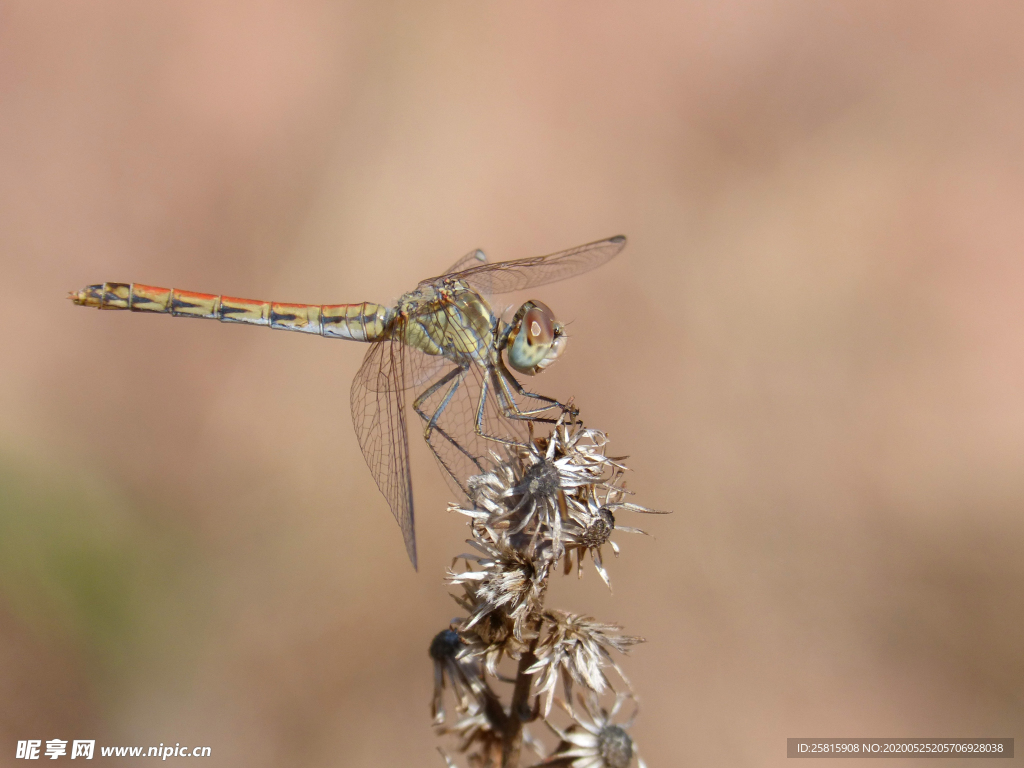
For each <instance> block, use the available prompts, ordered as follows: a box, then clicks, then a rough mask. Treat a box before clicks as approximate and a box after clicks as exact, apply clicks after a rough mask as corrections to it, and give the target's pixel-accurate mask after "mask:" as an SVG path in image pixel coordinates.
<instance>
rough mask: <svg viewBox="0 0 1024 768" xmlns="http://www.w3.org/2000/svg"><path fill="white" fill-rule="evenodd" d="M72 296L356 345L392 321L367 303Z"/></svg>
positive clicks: (108, 291)
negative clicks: (293, 332)
mask: <svg viewBox="0 0 1024 768" xmlns="http://www.w3.org/2000/svg"><path fill="white" fill-rule="evenodd" d="M70 298H71V300H72V301H74V302H75V304H79V305H81V306H84V307H96V308H97V309H127V310H131V311H132V312H157V313H162V314H170V315H174V316H176V317H202V318H207V319H210V320H220V321H221V322H224V323H243V324H246V325H263V326H267V327H269V328H275V329H278V330H283V331H298V332H300V333H315V334H317V335H319V336H326V337H328V338H336V339H350V340H352V341H376V340H377V339H380V338H383V337H384V336H385V335H386V331H387V329H388V324H389V320H390V317H389V315H390V313H389V311H388V309H387V307H385V306H383V305H381V304H374V303H372V302H368V301H364V302H362V303H361V304H323V305H321V304H282V303H277V302H271V301H254V300H252V299H239V298H235V297H233V296H216V295H214V294H211V293H194V292H192V291H179V290H177V289H176V288H157V287H155V286H152V285H142V284H140V283H103V284H101V285H89V286H86V287H85V288H84V289H83V290H81V291H77V292H75V293H72V294H71V297H70Z"/></svg>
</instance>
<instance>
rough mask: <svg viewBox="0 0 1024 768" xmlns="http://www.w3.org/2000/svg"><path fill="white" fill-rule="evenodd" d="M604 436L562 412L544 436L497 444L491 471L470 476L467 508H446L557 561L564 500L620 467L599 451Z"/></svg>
mask: <svg viewBox="0 0 1024 768" xmlns="http://www.w3.org/2000/svg"><path fill="white" fill-rule="evenodd" d="M607 442H608V438H607V437H606V436H605V435H604V434H603V433H602V432H599V431H598V430H596V429H584V428H583V426H582V425H581V424H580V423H579V422H578V421H577V420H576V418H575V416H574V415H573V412H571V411H566V412H564V413H563V414H562V416H561V417H560V418H559V419H558V422H557V423H556V424H555V427H554V429H553V430H552V432H551V434H550V435H548V436H547V437H540V438H535V439H531V440H530V441H529V442H528V443H527V444H525V445H506V446H502V451H501V452H500V453H499V452H495V453H494V454H492V459H493V468H492V470H491V471H490V472H487V473H484V474H482V475H478V476H476V477H474V478H471V479H470V481H469V492H470V500H471V501H472V506H471V507H468V508H467V507H462V506H459V505H451V506H450V507H449V509H451V510H453V511H457V512H460V513H461V514H464V515H467V516H468V517H470V518H472V521H473V522H472V526H473V528H474V530H478V529H480V530H482V531H487V532H488V533H489V534H490V537H491V538H493V537H494V535H495V534H496V533H497V532H498V531H504V532H505V533H506V534H507V535H508V536H509V537H511V539H512V541H513V543H514V544H515V545H516V546H518V547H519V548H521V549H524V550H534V549H536V550H537V551H533V552H532V554H533V555H534V557H535V558H540V559H550V560H558V559H559V558H560V557H561V556H562V554H563V553H564V546H563V543H562V534H561V531H562V525H563V520H564V518H565V516H566V503H567V501H568V500H571V499H575V498H577V497H578V498H579V499H580V500H581V501H582V499H583V498H584V497H585V496H586V494H587V493H588V491H589V489H592V488H594V487H603V486H604V484H605V483H606V480H607V478H608V477H609V476H610V475H611V474H612V473H613V472H615V471H616V470H617V469H620V468H621V464H619V463H618V460H617V459H611V458H609V457H607V456H605V455H604V446H605V445H606V444H607Z"/></svg>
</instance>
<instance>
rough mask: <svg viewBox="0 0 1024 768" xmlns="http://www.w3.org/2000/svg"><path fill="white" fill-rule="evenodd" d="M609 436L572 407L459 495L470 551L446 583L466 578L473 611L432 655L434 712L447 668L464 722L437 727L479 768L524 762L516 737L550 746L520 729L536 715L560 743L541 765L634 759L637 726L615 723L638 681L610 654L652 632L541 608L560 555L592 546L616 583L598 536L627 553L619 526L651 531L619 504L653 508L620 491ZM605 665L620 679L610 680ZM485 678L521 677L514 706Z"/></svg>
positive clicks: (611, 767) (581, 767)
mask: <svg viewBox="0 0 1024 768" xmlns="http://www.w3.org/2000/svg"><path fill="white" fill-rule="evenodd" d="M531 435H532V432H531ZM607 444H608V438H607V437H606V436H605V434H604V433H602V432H600V431H598V430H596V429H586V428H584V427H583V426H582V424H581V423H580V422H579V421H578V420H577V419H576V416H575V411H570V410H567V411H566V412H564V413H563V414H562V416H561V418H560V419H559V420H558V422H557V423H556V424H555V426H554V428H553V429H552V431H551V434H550V435H548V436H546V437H538V438H532V437H531V439H530V441H529V442H528V443H527V444H525V445H502V446H500V448H499V449H496V450H495V451H494V452H493V454H492V459H493V461H492V463H491V469H490V471H488V472H486V473H484V474H481V475H477V476H475V477H472V478H470V480H469V482H468V490H469V497H470V503H469V504H461V505H459V504H452V505H450V506H449V510H450V511H454V512H458V513H459V514H462V515H465V516H466V517H467V518H469V528H470V539H468V541H467V543H468V544H469V546H470V547H471V548H472V551H470V552H468V553H466V554H463V555H460V556H459V557H457V558H455V560H454V561H453V563H452V567H451V569H449V571H448V578H447V581H448V583H449V584H451V585H454V586H457V587H461V594H453V595H452V597H453V598H454V599H455V601H456V602H457V603H458V604H459V605H460V606H461V607H462V608H463V609H464V610H465V612H466V616H465V617H464V618H457V619H454V620H453V621H452V624H451V630H450V633H451V634H450V635H444V637H443V642H441V641H440V640H439V641H438V642H439V643H440V644H441V645H443V650H445V654H442V656H443V661H438V660H437V659H436V658H435V666H436V668H437V669H438V670H439V671H438V672H436V675H437V678H436V679H437V680H438V682H437V684H436V685H435V705H434V712H435V720H436V721H438V722H440V719H443V708H442V707H441V705H440V704H439V703H437V702H438V701H439V697H440V695H441V694H442V693H443V689H444V682H445V680H446V679H449V680H451V681H452V689H453V690H454V691H455V694H456V695H455V700H456V701H455V706H456V709H457V711H458V714H459V719H458V720H457V722H455V724H454V725H450V726H449V725H443V724H439V726H438V731H439V732H440V733H446V734H451V735H454V736H458V737H459V738H460V740H461V743H460V746H459V751H461V752H462V753H464V754H465V758H466V760H468V762H469V764H470V765H471V766H474V768H485V767H490V766H494V768H498V766H500V767H501V768H516V766H518V765H519V762H518V760H519V757H518V755H519V744H520V742H522V743H526V744H527V745H530V746H532V747H534V750H535V751H536V752H537V753H538V754H539V755H541V756H542V757H543V756H544V750H543V748H542V746H541V745H540V744H539V743H537V742H535V741H534V740H533V739H531V738H530V736H529V734H528V733H527V731H526V729H525V727H524V725H525V724H526V723H528V722H530V721H531V720H534V719H536V718H538V717H543V718H544V719H545V722H547V723H548V724H549V725H550V726H551V728H552V730H553V731H554V732H555V733H556V734H557V735H558V736H559V737H560V738H561V740H562V742H561V744H560V745H559V747H558V750H557V751H556V752H555V753H554V754H553V755H551V756H550V757H549V758H548V760H547V761H546V762H544V763H542V764H543V765H551V766H554V765H563V766H568V765H571V766H573V768H626V766H627V765H630V763H631V761H632V759H633V754H634V747H633V742H632V740H631V739H630V737H629V735H628V734H627V733H626V731H625V728H627V727H628V725H620V724H616V723H613V722H612V719H613V718H614V716H615V715H616V714H617V713H618V710H619V708H620V707H621V704H622V701H623V700H624V699H623V696H626V695H629V696H631V694H632V689H631V687H630V684H629V681H628V680H627V679H626V677H625V675H624V674H623V672H622V669H621V668H620V667H619V665H618V663H617V662H616V661H615V659H613V658H612V655H611V652H612V651H613V650H614V651H619V652H622V653H625V652H627V651H628V650H629V649H630V647H632V646H633V645H635V644H636V643H639V642H643V639H642V638H639V637H634V636H631V635H623V634H621V633H620V628H619V627H618V626H616V625H614V624H604V623H601V622H598V621H595V620H594V619H592V618H590V617H587V616H579V615H576V614H572V613H567V612H563V611H545V610H544V598H545V596H546V591H547V584H548V578H549V576H550V574H551V572H552V571H553V570H554V568H555V566H556V565H557V564H558V563H559V561H560V560H561V559H563V558H564V560H565V568H566V570H565V572H566V573H569V572H570V570H571V564H572V556H573V554H574V553H575V554H576V557H577V561H578V569H579V570H580V572H582V565H583V564H582V561H583V558H584V557H585V555H586V554H587V553H589V554H590V555H591V557H592V558H593V560H594V565H595V568H596V569H597V571H598V573H599V574H600V576H601V578H602V579H603V580H604V581H605V582H606V583H609V584H610V579H609V577H608V573H607V570H606V569H605V567H604V563H603V561H602V558H601V550H602V547H603V546H605V545H606V544H607V545H609V546H611V548H612V550H613V551H614V552H615V554H616V555H618V553H619V549H618V547H617V545H616V544H615V542H614V541H612V540H611V537H612V535H613V534H614V532H615V531H622V532H629V533H643V531H641V530H639V529H636V528H630V527H627V526H623V525H619V524H618V523H617V521H616V519H615V518H616V515H617V514H618V513H619V512H625V511H630V512H642V513H653V512H654V510H650V509H647V508H645V507H641V506H639V505H637V504H632V503H628V502H626V501H624V499H625V498H626V495H627V494H628V493H629V491H627V490H626V489H625V487H624V485H625V484H624V483H623V475H624V473H625V471H626V468H625V466H624V465H623V464H622V459H621V458H611V457H608V456H606V455H605V448H606V446H607ZM460 562H461V564H462V565H461V566H460V565H459V564H460ZM442 634H444V633H442ZM451 635H456V636H457V637H458V643H455V642H454V641H453V639H452V637H451ZM438 637H439V638H441V635H439V636H438ZM432 655H433V654H432ZM506 657H507V658H510V659H513V660H515V661H516V662H517V671H516V674H515V677H514V678H513V677H505V676H503V675H502V674H501V672H500V670H499V665H500V664H501V663H502V660H503V659H505V658H506ZM609 668H612V669H614V670H615V671H616V673H617V676H618V679H619V680H621V685H620V684H619V682H618V681H616V683H615V685H614V686H613V685H612V682H611V681H610V680H609V677H608V669H609ZM477 676H479V682H477V680H478V678H477ZM488 677H489V678H493V679H494V680H496V681H501V682H506V683H513V684H514V690H513V693H512V700H511V702H510V703H509V704H507V705H505V704H502V703H501V701H500V699H499V698H498V697H497V694H496V693H495V692H494V689H492V688H491V687H490V685H489V684H488ZM559 681H561V688H560V690H559V685H558V683H559ZM576 689H583V690H584V691H585V692H586V693H587V695H588V697H592V699H590V698H588V699H586V700H583V701H585V705H584V709H585V710H586V712H587V713H589V716H590V717H589V719H587V718H585V717H582V716H581V715H579V714H578V713H577V712H576V711H575V710H574V708H573V707H572V706H571V702H572V695H573V692H574V690H576ZM617 689H619V690H617ZM609 691H611V692H616V693H617V694H618V695H619V698H618V699H617V700H616V704H615V706H614V707H613V708H612V711H611V712H610V713H609V712H605V711H604V710H603V709H601V708H600V707H599V706H598V698H597V695H599V694H604V693H607V692H609ZM559 695H562V696H564V701H562V700H560V699H558V696H559ZM555 701H558V703H559V704H560V706H561V708H562V709H564V710H565V711H566V712H568V713H569V715H570V716H571V717H573V718H574V723H573V724H572V725H570V726H568V727H567V728H566V729H565V730H564V731H560V730H558V728H557V727H556V726H555V725H553V724H552V723H550V721H548V720H547V718H548V717H549V716H550V714H551V709H552V704H553V702H555ZM438 712H440V713H441V714H440V717H439V716H438V714H437V713H438ZM446 760H449V762H450V764H453V762H452V761H450V759H449V758H447V757H446Z"/></svg>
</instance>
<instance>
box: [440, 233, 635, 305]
mask: <svg viewBox="0 0 1024 768" xmlns="http://www.w3.org/2000/svg"><path fill="white" fill-rule="evenodd" d="M625 247H626V238H625V236H624V235H616V236H615V237H610V238H608V239H607V240H598V241H597V242H594V243H587V244H586V245H580V246H577V247H575V248H570V249H569V250H567V251H561V252H559V253H552V254H549V255H547V256H533V257H530V258H526V259H517V260H515V261H499V262H497V263H496V264H479V265H477V266H473V267H470V268H468V269H464V270H462V271H461V272H456V273H454V274H450V275H444V277H453V278H456V279H459V280H465V281H466V282H467V283H469V284H470V285H472V286H474V287H475V288H477V289H478V290H480V291H481V292H483V293H488V294H492V295H493V294H498V293H510V292H511V291H521V290H523V289H525V288H535V287H537V286H539V285H547V284H548V283H554V282H558V281H559V280H565V279H566V278H569V277H575V276H576V275H579V274H582V273H584V272H589V271H590V270H592V269H596V268H597V267H599V266H601V265H602V264H604V263H605V262H606V261H609V260H611V259H612V258H614V257H615V256H616V255H617V254H618V253H619V251H621V250H622V249H623V248H625ZM463 261H465V259H463ZM434 280H440V278H434ZM427 282H432V281H427Z"/></svg>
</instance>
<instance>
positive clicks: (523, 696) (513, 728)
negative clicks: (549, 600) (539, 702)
mask: <svg viewBox="0 0 1024 768" xmlns="http://www.w3.org/2000/svg"><path fill="white" fill-rule="evenodd" d="M536 625H537V628H539V625H540V621H537V622H536ZM539 640H540V635H539V634H538V635H537V637H535V638H534V639H533V641H532V642H531V643H530V650H528V651H527V652H526V653H524V654H523V655H522V657H521V658H520V659H519V668H518V670H517V671H516V684H515V688H514V689H513V690H512V704H511V705H510V706H509V714H508V719H507V720H506V721H505V728H504V732H503V733H502V744H501V768H518V766H519V752H520V750H521V749H522V746H523V722H524V721H526V722H528V721H529V720H532V719H533V716H532V714H531V713H530V705H529V698H530V689H531V688H532V687H533V675H532V674H529V673H527V671H526V670H527V669H529V668H530V667H531V666H532V665H533V663H534V662H536V661H537V657H536V656H535V655H534V653H533V652H534V651H535V650H536V648H537V642H538V641H539Z"/></svg>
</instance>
